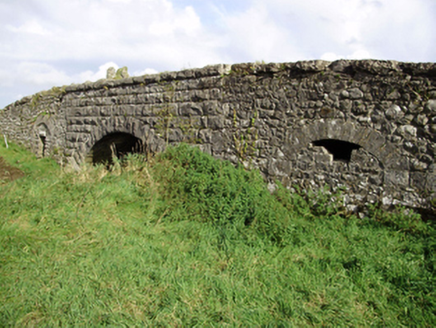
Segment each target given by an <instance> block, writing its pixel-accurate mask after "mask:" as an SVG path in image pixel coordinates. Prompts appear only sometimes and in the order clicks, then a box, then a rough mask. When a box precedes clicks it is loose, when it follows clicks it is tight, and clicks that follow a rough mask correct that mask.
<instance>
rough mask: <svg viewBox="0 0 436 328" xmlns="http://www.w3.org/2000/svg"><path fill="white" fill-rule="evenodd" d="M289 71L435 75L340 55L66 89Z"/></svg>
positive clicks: (422, 67)
mask: <svg viewBox="0 0 436 328" xmlns="http://www.w3.org/2000/svg"><path fill="white" fill-rule="evenodd" d="M285 70H288V71H291V72H301V73H307V74H310V73H317V72H322V71H333V72H337V73H345V74H354V73H356V72H365V73H367V74H372V75H388V74H391V73H395V72H397V73H405V74H408V75H425V76H431V77H436V63H430V62H429V63H414V62H399V61H394V60H375V59H364V60H349V59H340V60H336V61H325V60H306V61H297V62H283V63H238V64H233V65H230V64H217V65H210V66H205V67H203V68H193V69H186V70H181V71H170V72H161V73H157V74H150V75H143V76H134V77H129V78H126V79H121V80H107V79H102V80H99V81H96V82H87V83H83V84H73V85H70V86H67V87H66V88H65V90H66V91H67V92H74V91H86V90H90V89H101V88H104V87H109V88H112V87H119V86H123V85H135V84H141V83H143V84H152V83H159V82H169V81H175V80H189V79H198V78H202V77H214V76H225V75H228V74H229V73H231V72H233V73H238V72H239V73H245V74H247V73H248V74H253V75H258V74H274V73H278V72H280V71H285Z"/></svg>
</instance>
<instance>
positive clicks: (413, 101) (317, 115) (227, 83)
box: [0, 60, 436, 208]
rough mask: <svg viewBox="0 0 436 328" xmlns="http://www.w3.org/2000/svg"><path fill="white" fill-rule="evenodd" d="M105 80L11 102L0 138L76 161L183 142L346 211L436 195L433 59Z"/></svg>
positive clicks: (120, 75) (234, 68)
mask: <svg viewBox="0 0 436 328" xmlns="http://www.w3.org/2000/svg"><path fill="white" fill-rule="evenodd" d="M107 78H108V79H103V80H100V81H97V82H95V83H84V84H80V85H70V86H67V87H62V88H53V89H52V90H49V91H45V92H42V93H39V94H36V95H34V96H29V97H25V98H23V99H21V100H20V101H17V102H15V103H13V104H11V105H9V106H8V107H6V108H5V109H4V110H3V111H1V112H0V120H1V125H0V133H2V134H4V135H6V136H7V138H8V140H11V141H16V142H19V143H22V144H24V145H26V146H27V147H28V148H29V149H31V150H32V151H33V152H34V153H36V154H37V155H38V156H52V157H54V158H56V159H57V160H58V161H59V162H62V163H69V165H73V166H77V165H78V164H80V163H81V162H83V161H84V160H85V159H86V157H87V156H89V154H91V153H92V151H91V150H92V148H93V147H94V145H95V144H96V143H98V142H99V141H100V140H102V139H103V138H105V137H106V136H108V135H112V134H120V133H121V134H126V135H131V136H133V137H135V138H137V139H138V140H140V141H141V142H142V144H143V145H144V147H145V149H146V150H147V151H153V152H156V151H162V150H163V149H164V148H165V147H166V146H167V145H171V144H176V143H178V142H182V141H183V142H188V143H191V144H193V145H197V146H198V147H200V149H202V150H203V151H205V152H207V153H209V154H212V155H213V156H215V157H217V158H221V159H227V160H230V161H231V162H232V163H237V162H239V163H241V164H243V165H245V166H247V167H248V166H250V167H255V168H258V169H259V170H260V171H261V172H262V173H263V174H264V175H265V178H266V179H267V180H268V182H269V183H270V185H271V186H273V183H274V181H276V180H279V181H281V182H283V183H284V184H285V185H286V186H289V187H291V186H293V185H300V187H301V188H303V189H308V188H309V189H314V190H318V189H320V188H323V187H324V185H325V184H328V185H330V186H331V188H333V189H335V188H338V187H340V186H342V187H345V189H346V190H347V192H348V194H347V196H346V198H345V199H344V201H345V203H346V204H347V205H349V208H357V207H358V206H357V207H356V206H355V205H356V204H357V205H361V204H362V203H364V202H381V203H384V204H387V205H391V204H403V205H407V206H414V207H426V206H428V205H429V202H428V201H429V200H431V196H429V195H431V192H429V191H436V190H435V189H436V178H435V173H434V172H435V171H436V169H435V167H436V164H435V162H434V158H435V155H436V154H435V152H436V145H435V141H436V81H435V79H436V64H432V63H418V64H415V63H399V62H394V61H380V60H362V61H352V60H339V61H335V62H333V63H330V62H326V61H316V60H314V61H305V62H297V63H283V64H276V63H271V64H259V63H245V64H235V65H214V66H207V67H205V68H201V69H188V70H183V71H180V72H165V73H161V74H155V75H146V76H140V77H128V73H127V70H126V69H120V70H118V72H115V70H111V71H110V72H108V76H107ZM123 136H124V135H123ZM109 139H110V138H109ZM109 139H108V140H109ZM114 140H115V139H114ZM116 140H133V139H132V138H130V139H129V138H128V137H126V138H124V137H120V138H118V139H116ZM320 140H329V141H330V143H329V145H330V146H329V147H331V148H330V149H327V148H325V147H323V146H314V143H315V142H317V141H320ZM336 141H341V142H342V143H335V142H336ZM344 142H345V143H344ZM347 143H348V144H347ZM344 145H345V146H344ZM346 145H348V147H349V148H348V149H345V148H347V146H346ZM350 145H351V146H350ZM343 147H345V148H343ZM353 204H354V205H353ZM353 206H354V207H353Z"/></svg>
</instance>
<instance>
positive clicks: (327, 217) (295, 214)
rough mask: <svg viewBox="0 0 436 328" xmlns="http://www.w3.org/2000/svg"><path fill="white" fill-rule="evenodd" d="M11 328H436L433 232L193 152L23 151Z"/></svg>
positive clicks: (4, 218)
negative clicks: (70, 155) (61, 157)
mask: <svg viewBox="0 0 436 328" xmlns="http://www.w3.org/2000/svg"><path fill="white" fill-rule="evenodd" d="M0 156H2V157H3V158H4V159H5V160H6V161H7V162H8V163H9V164H11V165H14V166H16V167H18V168H19V169H21V170H22V171H23V172H24V173H25V174H26V176H25V177H22V178H21V179H18V180H15V181H13V182H3V183H1V182H0V326H2V327H33V326H38V327H39V326H40V327H56V326H90V327H91V326H92V327H94V326H107V325H113V326H127V327H135V326H137V327H143V326H153V327H159V326H162V327H167V326H171V327H179V326H183V327H185V326H189V327H191V326H192V327H195V326H197V327H203V326H209V327H212V326H244V327H245V326H267V327H269V326H270V327H288V326H289V327H291V326H297V327H305V326H316V327H318V326H329V327H344V326H350V327H359V326H360V327H363V326H383V327H385V326H386V327H401V326H416V327H418V326H419V327H434V326H435V325H436V314H435V313H436V295H435V282H436V278H435V265H436V255H435V248H436V245H435V244H436V243H435V240H436V239H435V227H434V223H431V222H427V223H424V222H422V221H421V220H420V218H419V216H416V215H413V214H411V215H404V214H401V213H402V212H401V211H399V212H398V213H397V214H389V213H385V212H382V211H376V210H374V212H373V214H372V217H371V218H367V219H362V220H361V219H357V218H355V217H353V216H351V217H346V218H344V217H342V216H341V215H340V213H339V212H338V206H337V205H335V204H331V203H330V202H329V201H327V198H326V197H324V196H323V194H322V193H320V194H319V195H313V196H312V197H311V198H309V199H306V198H303V197H301V196H299V195H291V194H289V192H287V191H286V190H284V189H283V188H279V190H278V191H277V193H276V194H274V195H271V194H269V192H268V191H267V189H266V187H265V185H264V183H263V182H262V179H261V178H260V176H259V175H258V174H257V173H256V172H246V171H244V170H243V169H240V168H234V167H232V166H231V165H230V164H228V163H225V162H222V161H217V160H214V159H212V158H211V157H209V156H207V155H204V154H202V153H200V152H199V151H198V150H195V149H192V148H189V147H187V146H183V145H182V146H179V147H177V148H171V149H168V150H167V151H166V152H165V153H163V154H161V155H159V156H157V157H155V158H153V159H151V160H149V161H148V162H146V161H145V160H144V158H141V157H135V156H133V157H130V158H129V159H127V161H126V162H125V163H116V164H115V166H114V167H113V168H112V170H111V171H110V172H108V171H107V170H105V169H104V168H103V167H93V168H83V169H82V170H81V171H80V172H67V171H65V170H62V169H60V168H59V167H57V165H56V164H55V163H53V162H52V161H50V160H47V159H43V160H36V159H35V158H34V157H33V156H32V155H30V154H28V153H27V152H25V151H23V150H21V149H19V148H18V147H16V146H14V145H12V146H11V147H10V148H9V149H5V148H0Z"/></svg>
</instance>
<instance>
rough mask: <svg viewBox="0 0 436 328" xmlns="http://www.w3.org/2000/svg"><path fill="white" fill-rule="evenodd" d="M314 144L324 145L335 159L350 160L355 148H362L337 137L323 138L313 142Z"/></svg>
mask: <svg viewBox="0 0 436 328" xmlns="http://www.w3.org/2000/svg"><path fill="white" fill-rule="evenodd" d="M313 145H314V146H322V147H324V148H325V149H327V151H328V152H329V153H330V154H332V155H333V160H335V161H343V162H346V163H348V162H350V160H351V153H352V151H353V150H354V149H359V148H361V146H360V145H358V144H355V143H352V142H348V141H343V140H337V139H322V140H317V141H314V142H313Z"/></svg>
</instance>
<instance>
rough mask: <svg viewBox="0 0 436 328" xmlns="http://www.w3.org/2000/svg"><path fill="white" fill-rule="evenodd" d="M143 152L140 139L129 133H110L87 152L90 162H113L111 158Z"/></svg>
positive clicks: (110, 163)
mask: <svg viewBox="0 0 436 328" xmlns="http://www.w3.org/2000/svg"><path fill="white" fill-rule="evenodd" d="M141 152H144V144H143V143H142V141H141V140H140V139H138V138H136V137H135V136H133V135H131V134H129V133H120V132H118V133H111V134H108V135H107V136H105V137H103V138H102V139H100V140H99V141H97V142H96V143H95V145H94V146H93V147H92V148H91V151H90V153H89V154H88V159H89V161H90V162H92V164H94V165H95V164H108V165H112V164H113V158H114V157H115V158H119V159H121V158H122V157H123V156H126V155H127V154H132V153H141Z"/></svg>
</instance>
